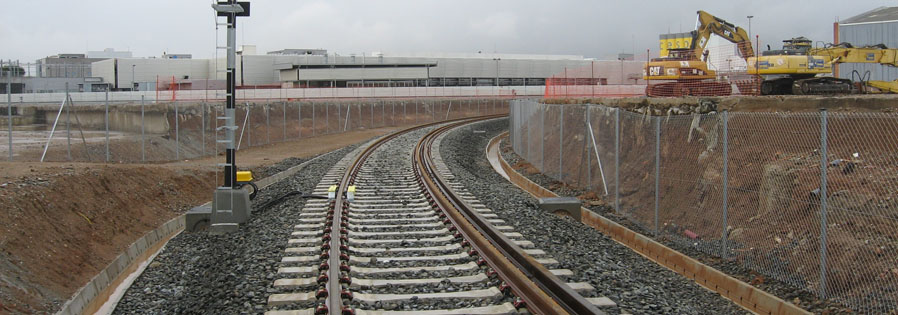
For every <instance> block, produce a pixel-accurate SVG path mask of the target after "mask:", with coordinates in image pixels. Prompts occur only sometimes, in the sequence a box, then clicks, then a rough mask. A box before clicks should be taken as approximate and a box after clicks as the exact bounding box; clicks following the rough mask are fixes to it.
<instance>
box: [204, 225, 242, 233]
mask: <svg viewBox="0 0 898 315" xmlns="http://www.w3.org/2000/svg"><path fill="white" fill-rule="evenodd" d="M239 229H240V225H239V224H237V223H216V224H213V225H211V226H209V234H228V233H231V232H236V231H237V230H239Z"/></svg>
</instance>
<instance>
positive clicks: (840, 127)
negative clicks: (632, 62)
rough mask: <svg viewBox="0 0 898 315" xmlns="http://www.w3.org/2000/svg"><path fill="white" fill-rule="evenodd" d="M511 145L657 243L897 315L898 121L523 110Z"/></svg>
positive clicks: (873, 116) (880, 116)
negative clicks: (664, 242)
mask: <svg viewBox="0 0 898 315" xmlns="http://www.w3.org/2000/svg"><path fill="white" fill-rule="evenodd" d="M510 118H511V119H510V126H511V127H510V137H511V138H510V139H511V140H510V141H511V144H512V146H513V148H514V150H515V152H517V153H518V154H519V155H521V156H522V157H523V158H524V159H526V160H527V161H529V162H530V163H531V164H532V165H533V166H534V167H535V168H536V169H538V170H539V171H541V172H542V173H543V174H545V175H547V176H549V177H551V178H553V179H555V180H558V181H562V182H564V183H565V184H568V185H571V186H574V187H577V188H580V189H582V190H586V193H585V194H584V195H585V197H592V196H595V198H597V199H600V200H604V201H605V202H606V203H607V204H608V205H611V206H613V207H614V208H615V210H616V211H617V212H618V213H620V214H623V215H625V216H626V217H627V218H629V219H630V220H631V221H632V222H634V223H636V224H637V225H638V226H639V227H641V228H642V229H643V230H644V231H643V233H647V234H648V235H654V236H655V237H656V238H660V239H666V240H670V241H672V242H674V243H677V244H679V245H680V246H683V247H692V248H695V249H698V250H700V251H702V252H704V253H706V254H711V255H715V256H718V257H721V258H723V259H725V260H727V261H733V262H737V263H740V264H742V265H743V266H745V267H748V268H750V269H752V270H755V271H757V272H758V273H760V274H762V275H763V276H761V278H760V279H759V280H760V281H762V279H763V277H770V278H775V279H777V280H780V281H782V282H785V283H788V284H791V285H793V286H795V287H798V288H803V289H807V290H809V291H811V292H815V293H817V294H818V295H819V296H820V297H822V298H831V299H834V300H837V301H840V302H842V303H845V304H846V305H848V306H850V307H852V308H853V309H855V310H856V311H858V312H861V313H884V312H888V311H890V310H894V309H895V308H896V307H898V304H896V299H898V291H896V290H894V289H895V288H898V260H896V257H898V229H896V228H895V227H896V226H898V141H896V139H894V137H895V135H896V134H898V114H895V113H828V112H826V111H820V112H815V113H786V114H784V113H741V112H721V113H711V114H694V115H681V116H647V115H641V114H635V113H632V112H628V111H623V110H620V109H619V108H612V107H606V106H602V105H547V104H541V103H537V102H536V101H532V100H516V101H513V102H512V105H511V109H510Z"/></svg>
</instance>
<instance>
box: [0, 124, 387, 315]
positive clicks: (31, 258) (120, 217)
mask: <svg viewBox="0 0 898 315" xmlns="http://www.w3.org/2000/svg"><path fill="white" fill-rule="evenodd" d="M390 130H392V129H391V128H381V129H371V130H360V131H353V132H348V133H344V134H332V135H326V136H319V137H312V138H304V139H301V140H297V141H290V142H285V143H279V144H272V145H266V146H260V147H254V148H251V149H247V150H241V151H240V153H239V154H238V163H239V164H238V165H239V166H240V167H241V168H243V169H251V170H254V171H255V172H256V177H257V178H260V177H262V176H264V175H269V173H274V172H277V171H279V169H267V168H266V166H269V165H272V164H275V163H277V162H279V161H281V160H284V159H287V158H291V157H310V156H314V155H317V154H321V153H324V152H328V151H331V150H334V149H337V148H340V147H343V146H346V145H350V144H353V143H357V142H360V141H363V140H366V139H369V138H371V137H374V136H378V135H382V134H385V133H387V132H389V131H390ZM220 159H221V158H220V157H207V158H203V159H199V160H190V161H180V162H175V163H166V164H93V163H22V162H13V163H10V162H0V169H2V170H3V171H2V172H0V202H2V205H0V221H2V222H4V224H3V227H2V228H0V313H3V314H5V313H48V312H54V311H56V310H57V309H58V308H59V307H60V306H61V305H62V303H64V302H65V301H66V300H67V299H68V298H69V297H70V296H71V295H72V294H73V293H74V292H75V291H77V290H78V289H79V288H80V287H81V286H83V285H84V283H86V282H87V281H88V280H90V279H91V278H92V277H93V276H94V275H96V274H97V273H98V272H99V271H101V270H102V269H103V268H105V267H106V265H107V264H109V262H111V261H112V259H114V258H115V257H116V256H117V255H118V254H119V253H121V252H122V251H123V250H124V249H125V248H127V247H128V246H129V245H130V244H131V243H132V242H134V241H135V240H136V239H137V238H139V237H140V236H142V235H144V234H145V233H146V232H148V231H150V230H152V229H154V228H156V227H158V226H159V225H160V224H162V223H164V222H166V221H168V220H170V219H171V218H173V217H175V216H177V215H180V214H181V213H183V212H185V211H186V210H188V209H189V208H191V207H193V206H196V205H199V204H202V203H204V202H206V201H208V200H209V199H210V197H211V192H212V190H213V189H214V187H215V186H217V184H218V183H219V182H220V181H221V179H220V173H219V172H217V170H218V168H217V167H216V166H215V163H219V162H221V161H220ZM273 168H276V167H273Z"/></svg>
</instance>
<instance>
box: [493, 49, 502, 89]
mask: <svg viewBox="0 0 898 315" xmlns="http://www.w3.org/2000/svg"><path fill="white" fill-rule="evenodd" d="M493 60H495V61H496V95H498V94H499V60H502V58H493Z"/></svg>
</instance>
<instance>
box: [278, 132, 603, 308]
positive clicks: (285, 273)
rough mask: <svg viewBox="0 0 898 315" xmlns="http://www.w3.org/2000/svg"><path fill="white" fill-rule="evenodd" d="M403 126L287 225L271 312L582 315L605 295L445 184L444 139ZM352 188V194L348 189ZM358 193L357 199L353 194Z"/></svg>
mask: <svg viewBox="0 0 898 315" xmlns="http://www.w3.org/2000/svg"><path fill="white" fill-rule="evenodd" d="M499 117H501V116H485V117H480V118H475V119H465V120H457V121H452V122H448V123H440V124H431V125H425V126H421V127H417V128H410V129H406V130H402V131H400V132H397V133H394V134H391V135H389V136H387V137H384V138H381V139H379V140H377V141H375V142H373V143H371V144H370V145H368V146H366V147H362V148H359V149H357V150H356V152H353V153H351V154H349V155H347V157H345V158H344V159H342V160H341V161H340V162H338V163H337V164H336V165H335V166H334V167H333V168H332V169H331V170H330V171H329V172H328V174H327V175H325V176H324V178H323V179H322V181H321V183H319V184H318V186H316V189H315V193H316V194H326V193H328V190H329V189H330V187H331V186H333V185H336V186H337V189H336V190H335V191H334V196H333V197H334V198H333V199H332V200H327V201H325V200H314V201H309V202H308V203H307V204H306V205H305V206H304V208H303V210H302V214H301V218H302V219H300V221H301V222H297V224H296V225H295V226H294V232H293V233H292V237H291V239H290V240H289V245H288V248H287V249H286V255H285V257H284V258H283V259H282V260H281V266H280V268H279V269H278V279H276V280H275V283H274V286H275V288H276V289H277V292H274V293H273V294H271V295H270V296H269V299H268V303H269V306H270V307H271V308H272V309H274V310H272V311H269V314H400V313H402V312H416V313H425V314H426V313H431V314H446V313H455V314H508V313H537V314H565V313H576V314H589V313H599V314H600V313H602V312H601V310H599V309H598V308H597V307H596V306H595V304H598V303H600V302H602V301H603V299H602V298H585V297H584V295H586V296H589V295H594V289H593V288H592V287H591V286H589V285H588V284H585V283H566V282H565V281H563V280H562V278H563V277H565V276H567V275H570V273H571V271H569V270H564V269H550V268H551V267H552V266H553V265H556V264H558V262H557V261H554V260H553V259H551V258H547V257H545V253H544V252H543V251H542V250H540V249H536V248H533V244H532V243H531V242H529V241H527V240H526V239H524V236H523V235H521V234H520V233H515V232H514V231H513V230H512V228H511V227H510V226H508V225H506V224H505V222H504V221H502V220H501V219H498V218H497V216H496V215H495V214H493V213H491V210H490V209H488V208H486V207H485V206H483V205H482V204H481V203H479V201H477V199H476V198H474V197H473V196H472V195H471V194H470V193H468V192H466V191H465V189H464V187H462V186H461V185H460V184H458V183H456V182H454V181H453V180H452V174H451V173H449V171H448V169H447V168H446V167H445V165H443V164H442V159H441V157H440V156H439V152H438V151H439V150H431V148H432V147H434V146H435V145H438V143H439V139H440V137H441V136H442V135H444V134H445V133H446V132H447V131H449V130H451V129H453V128H456V127H459V126H462V125H464V124H468V123H473V122H477V121H481V120H485V119H492V118H499ZM351 187H353V188H351ZM353 189H354V192H353Z"/></svg>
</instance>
